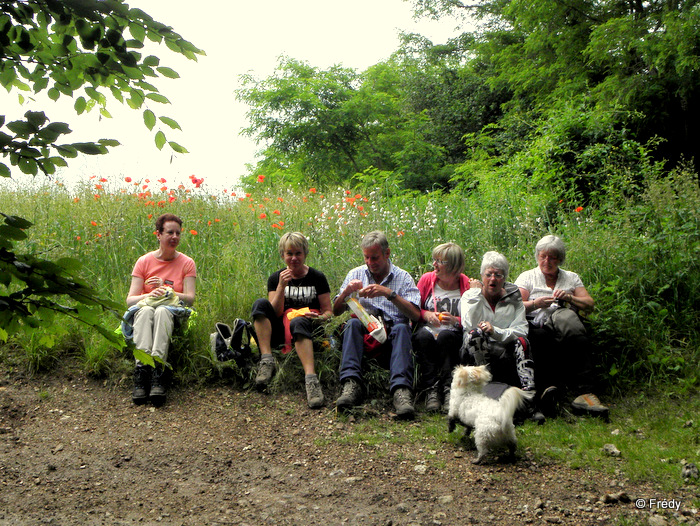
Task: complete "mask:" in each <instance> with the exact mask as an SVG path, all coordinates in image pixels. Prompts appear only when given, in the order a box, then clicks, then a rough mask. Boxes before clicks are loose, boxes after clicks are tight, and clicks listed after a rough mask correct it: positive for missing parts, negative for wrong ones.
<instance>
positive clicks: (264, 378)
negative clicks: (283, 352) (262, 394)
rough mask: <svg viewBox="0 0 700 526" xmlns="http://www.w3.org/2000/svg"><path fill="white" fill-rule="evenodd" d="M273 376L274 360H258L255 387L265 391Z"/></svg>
mask: <svg viewBox="0 0 700 526" xmlns="http://www.w3.org/2000/svg"><path fill="white" fill-rule="evenodd" d="M274 375H275V361H274V360H260V363H259V364H258V375H257V376H256V377H255V387H257V388H258V389H261V390H262V389H265V388H266V387H267V384H269V383H270V380H272V377H273V376H274Z"/></svg>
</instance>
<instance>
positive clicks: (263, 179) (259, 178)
mask: <svg viewBox="0 0 700 526" xmlns="http://www.w3.org/2000/svg"><path fill="white" fill-rule="evenodd" d="M258 182H259V183H264V182H265V176H264V175H263V174H260V175H258Z"/></svg>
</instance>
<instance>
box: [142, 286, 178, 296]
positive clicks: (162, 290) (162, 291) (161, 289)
mask: <svg viewBox="0 0 700 526" xmlns="http://www.w3.org/2000/svg"><path fill="white" fill-rule="evenodd" d="M168 288H169V287H158V288H155V289H153V290H152V291H151V292H149V293H148V296H150V297H152V298H160V297H161V296H163V295H164V294H165V293H166V292H167V291H168ZM171 290H172V289H171Z"/></svg>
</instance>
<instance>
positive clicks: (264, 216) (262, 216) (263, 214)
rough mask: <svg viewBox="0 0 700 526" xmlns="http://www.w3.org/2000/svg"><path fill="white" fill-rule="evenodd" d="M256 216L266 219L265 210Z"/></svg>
mask: <svg viewBox="0 0 700 526" xmlns="http://www.w3.org/2000/svg"><path fill="white" fill-rule="evenodd" d="M258 217H259V218H260V219H267V214H266V213H265V212H263V213H262V214H260V215H259V216H258Z"/></svg>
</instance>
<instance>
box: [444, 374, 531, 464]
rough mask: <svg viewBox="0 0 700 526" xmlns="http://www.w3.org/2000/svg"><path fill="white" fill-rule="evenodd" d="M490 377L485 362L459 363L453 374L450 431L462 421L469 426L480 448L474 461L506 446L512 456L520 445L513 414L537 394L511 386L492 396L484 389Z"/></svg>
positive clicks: (449, 413) (477, 462)
mask: <svg viewBox="0 0 700 526" xmlns="http://www.w3.org/2000/svg"><path fill="white" fill-rule="evenodd" d="M491 378H492V376H491V373H490V372H489V370H488V369H487V368H486V366H485V365H480V366H476V367H473V366H458V367H456V368H455V370H454V375H453V377H452V386H451V388H450V409H449V412H448V414H447V417H448V426H449V430H450V432H452V431H454V429H455V425H456V424H457V422H459V423H461V424H462V425H463V426H464V427H466V428H467V430H466V435H468V434H469V433H470V432H471V431H472V430H473V431H474V442H475V444H476V450H477V457H476V459H475V460H474V461H473V462H474V464H479V463H481V462H482V461H483V460H484V458H485V457H486V455H488V453H489V452H490V451H492V450H493V449H496V448H498V447H503V446H505V447H507V448H508V452H509V454H510V456H511V457H513V455H514V454H515V448H516V446H517V439H516V438H515V426H514V425H513V414H515V411H516V410H517V409H518V408H520V407H522V406H523V405H525V403H526V402H527V401H528V400H531V399H532V398H533V397H534V393H532V392H526V391H523V390H522V389H518V388H517V387H509V388H508V389H506V391H505V392H504V393H503V394H502V395H501V397H500V398H499V399H498V400H494V399H492V398H489V397H488V396H486V395H485V394H484V393H483V389H484V386H485V385H486V384H487V383H489V382H490V381H491Z"/></svg>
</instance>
